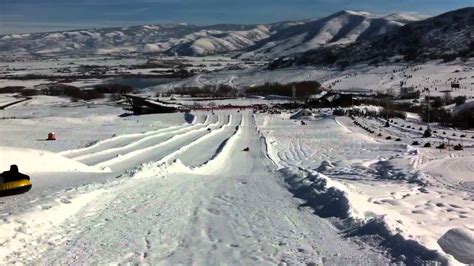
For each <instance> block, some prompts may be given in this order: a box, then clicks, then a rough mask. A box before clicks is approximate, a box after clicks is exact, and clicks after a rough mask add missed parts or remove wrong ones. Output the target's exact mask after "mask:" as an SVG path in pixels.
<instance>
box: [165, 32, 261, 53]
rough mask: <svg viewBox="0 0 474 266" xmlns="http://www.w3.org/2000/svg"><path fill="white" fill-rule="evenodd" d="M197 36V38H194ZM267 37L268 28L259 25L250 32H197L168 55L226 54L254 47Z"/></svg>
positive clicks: (169, 51)
mask: <svg viewBox="0 0 474 266" xmlns="http://www.w3.org/2000/svg"><path fill="white" fill-rule="evenodd" d="M196 36H198V37H196ZM268 37H269V28H268V27H267V26H264V25H259V26H257V27H255V28H253V29H251V30H242V31H231V32H221V31H214V32H208V31H204V32H198V33H193V34H191V36H186V37H185V38H188V39H191V41H189V42H184V43H180V44H178V45H176V46H174V47H172V48H171V49H170V50H168V53H171V54H175V53H176V54H179V55H196V54H197V55H206V54H217V53H226V52H229V51H235V50H241V49H243V48H246V47H248V46H251V45H254V44H255V43H256V41H259V40H262V39H265V38H268Z"/></svg>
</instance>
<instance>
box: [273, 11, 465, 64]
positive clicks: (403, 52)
mask: <svg viewBox="0 0 474 266" xmlns="http://www.w3.org/2000/svg"><path fill="white" fill-rule="evenodd" d="M392 17H393V16H392ZM396 17H400V16H399V15H398V16H396ZM473 35H474V8H463V9H459V10H455V11H452V12H448V13H444V14H441V15H439V16H436V17H433V18H428V19H425V20H421V21H415V22H412V23H409V24H407V25H405V26H403V27H398V28H394V29H393V30H391V31H387V32H386V33H384V34H380V35H378V36H375V37H373V38H362V37H360V38H358V39H357V41H356V42H353V43H351V44H349V45H346V46H332V47H328V46H325V47H321V48H320V49H313V50H312V51H308V52H306V53H301V54H299V55H296V56H293V57H291V58H290V57H288V58H283V59H281V60H279V61H276V62H274V63H273V64H272V67H283V66H292V65H308V64H313V65H318V64H334V63H336V64H339V65H350V64H353V63H357V62H369V63H378V62H386V61H393V60H405V61H427V60H433V59H444V60H445V61H451V60H454V59H455V58H456V57H463V58H469V57H472V56H473V55H474V53H473V51H474V41H473V40H472V36H473Z"/></svg>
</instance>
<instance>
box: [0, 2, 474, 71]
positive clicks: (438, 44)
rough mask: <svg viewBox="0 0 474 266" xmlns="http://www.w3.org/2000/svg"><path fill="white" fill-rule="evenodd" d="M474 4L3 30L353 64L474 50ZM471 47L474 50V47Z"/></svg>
mask: <svg viewBox="0 0 474 266" xmlns="http://www.w3.org/2000/svg"><path fill="white" fill-rule="evenodd" d="M473 27H474V8H464V9H459V10H456V11H452V12H448V13H445V14H442V15H439V16H436V17H433V18H428V19H423V20H419V19H417V18H415V17H412V16H409V15H407V14H391V15H388V16H376V15H373V14H370V13H367V12H356V11H340V12H337V13H335V14H332V15H330V16H327V17H324V18H319V19H308V20H301V21H287V22H279V23H272V24H261V25H227V24H222V25H212V26H196V25H188V24H172V25H141V26H130V27H120V28H102V29H88V30H70V31H62V32H47V33H31V34H7V35H0V57H2V56H3V57H5V56H12V55H15V56H16V55H28V56H57V55H73V56H81V55H109V54H119V55H120V54H130V53H148V54H167V55H182V56H205V55H216V54H225V55H230V56H234V57H239V58H252V59H255V58H260V59H267V60H274V62H273V63H272V64H271V66H272V67H280V66H289V65H304V64H333V63H337V64H347V63H349V64H350V63H353V62H359V61H367V60H369V61H370V60H372V61H374V60H376V59H377V60H388V59H389V58H391V57H394V56H398V55H401V56H402V57H403V58H404V59H406V60H412V59H419V58H429V59H431V58H439V57H443V56H446V55H449V54H456V55H457V54H460V55H464V56H465V55H467V56H469V55H470V54H472V49H471V48H472V47H473V46H472V45H473V44H472V39H473V38H472V36H473V35H472V31H473ZM469 49H471V51H469Z"/></svg>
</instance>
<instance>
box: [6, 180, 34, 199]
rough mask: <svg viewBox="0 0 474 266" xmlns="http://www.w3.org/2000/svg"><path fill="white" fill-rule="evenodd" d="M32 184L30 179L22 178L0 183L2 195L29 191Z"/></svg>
mask: <svg viewBox="0 0 474 266" xmlns="http://www.w3.org/2000/svg"><path fill="white" fill-rule="evenodd" d="M31 186H32V184H31V181H30V180H28V179H21V180H18V181H12V182H6V183H3V184H0V197H6V196H11V195H16V194H21V193H25V192H28V191H29V190H30V189H31Z"/></svg>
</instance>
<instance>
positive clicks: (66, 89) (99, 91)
mask: <svg viewBox="0 0 474 266" xmlns="http://www.w3.org/2000/svg"><path fill="white" fill-rule="evenodd" d="M133 91H134V89H133V88H132V87H130V86H127V85H121V84H99V85H95V86H94V87H93V88H91V89H82V88H78V87H75V86H71V85H66V84H61V83H54V84H45V85H41V86H40V87H39V88H36V89H26V88H25V87H22V86H15V87H3V88H0V93H20V95H22V96H35V95H49V96H62V97H70V98H71V100H73V101H79V100H94V99H100V98H104V97H105V96H106V94H109V95H111V98H113V99H117V98H118V97H116V96H119V94H123V93H131V92H133Z"/></svg>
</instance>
